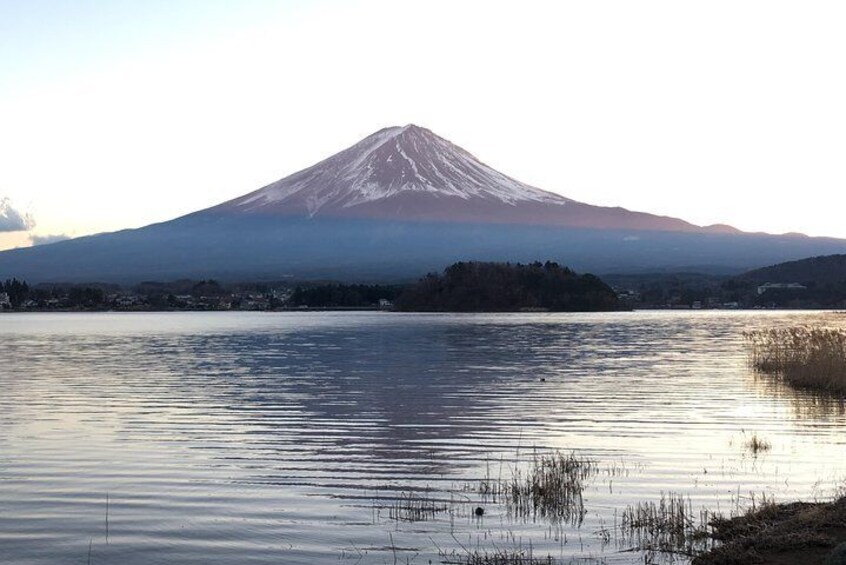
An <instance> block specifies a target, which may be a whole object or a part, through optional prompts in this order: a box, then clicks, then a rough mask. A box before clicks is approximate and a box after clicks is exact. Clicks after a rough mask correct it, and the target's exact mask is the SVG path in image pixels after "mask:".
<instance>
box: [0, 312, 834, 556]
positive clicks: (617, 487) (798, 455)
mask: <svg viewBox="0 0 846 565" xmlns="http://www.w3.org/2000/svg"><path fill="white" fill-rule="evenodd" d="M795 324H824V325H839V326H844V325H846V316H841V315H838V314H835V313H771V312H767V313H744V312H652V313H647V312H635V313H613V314H514V315H405V314H392V313H304V314H294V313H279V314H264V313H163V314H158V313H156V314H146V313H145V314H55V315H54V314H27V315H16V314H15V315H2V316H0V562H3V563H21V564H26V563H51V564H52V563H59V564H60V563H69V564H70V563H74V564H80V563H92V564H97V565H99V564H108V563H120V564H136V563H137V564H142V563H143V564H154V563H168V564H171V563H172V564H187V563H203V564H207V563H303V564H307V563H309V564H310V563H351V564H352V563H362V564H364V563H388V564H393V563H420V564H426V563H429V562H431V563H440V562H442V561H456V562H461V561H462V559H466V556H467V555H468V553H473V552H479V553H480V554H484V553H486V552H487V553H489V554H491V553H495V552H497V551H511V550H513V551H526V550H527V549H528V548H530V549H531V551H532V553H533V554H534V555H535V556H536V557H539V556H543V557H546V556H547V555H550V556H552V557H553V558H555V559H556V560H560V562H561V563H569V562H573V563H632V562H641V563H642V562H643V559H644V558H643V555H642V554H640V553H638V552H630V551H626V550H627V549H630V548H631V546H632V543H631V541H627V540H625V539H621V536H620V534H619V532H618V531H617V528H616V527H615V525H616V524H617V523H618V522H619V521H620V519H621V516H622V515H623V513H624V511H625V509H626V507H627V506H628V505H631V504H635V503H637V502H640V501H656V500H658V499H660V497H661V495H662V493H669V492H674V493H681V494H683V495H684V496H685V497H686V498H689V501H690V504H691V506H692V507H694V508H695V509H699V508H701V507H706V508H709V509H712V510H718V509H719V510H722V511H725V512H729V511H732V510H734V509H737V508H739V507H743V506H746V505H748V504H750V503H751V493H755V495H756V496H760V495H761V494H762V493H763V494H765V495H766V496H768V497H774V498H775V499H776V500H788V499H793V498H804V499H813V498H815V497H819V498H823V497H826V496H830V495H831V494H832V493H833V492H834V489H835V488H836V487H837V486H838V485H842V484H844V477H846V411H844V407H843V404H842V403H837V402H833V401H829V400H826V399H820V398H816V397H814V396H812V395H807V394H801V393H796V392H793V391H791V390H789V389H786V388H784V387H781V386H779V385H778V384H777V383H773V382H772V381H771V380H770V379H766V378H761V377H759V376H756V375H754V374H753V373H752V372H750V370H749V369H748V368H747V365H746V350H745V348H744V347H745V346H744V342H743V338H742V332H743V331H744V330H745V329H751V328H756V327H771V326H779V325H795ZM752 434H758V435H759V436H760V437H763V438H765V439H766V440H767V441H768V442H769V443H770V444H771V449H770V450H769V451H764V452H761V453H759V454H758V455H757V456H755V455H753V454H752V453H751V452H750V451H749V450H748V449H747V448H746V447H745V443H746V442H747V441H748V439H749V438H750V437H752ZM547 450H560V451H561V452H562V453H566V454H570V453H574V454H575V455H576V456H577V457H580V458H589V459H591V460H593V461H594V462H595V464H596V472H595V473H594V474H593V475H592V476H591V477H589V478H588V479H587V480H586V482H585V486H584V492H583V511H580V514H579V518H578V519H577V520H576V519H573V520H570V519H567V520H551V519H548V518H543V517H540V516H527V515H517V514H515V513H514V512H513V511H512V510H511V509H510V508H509V507H508V505H506V504H503V503H502V502H501V501H492V500H490V499H487V498H484V497H483V496H482V495H480V494H479V492H478V486H479V481H480V480H481V479H485V478H488V479H491V478H493V479H498V478H507V477H509V476H511V474H513V473H515V472H523V471H524V470H525V469H526V468H527V467H526V466H527V465H529V464H530V463H531V461H532V460H533V459H534V458H537V457H539V456H540V455H539V454H543V453H546V452H548V451H547ZM521 470H522V471H521ZM409 492H416V493H418V496H421V497H422V499H424V500H429V499H431V500H435V501H439V502H438V504H437V505H436V506H438V510H437V511H435V512H433V515H432V516H426V517H425V518H426V519H422V520H408V519H407V518H409V517H410V516H408V515H404V514H403V513H402V508H403V507H402V504H400V505H399V506H397V502H396V500H397V499H403V498H404V497H407V496H408V495H407V494H404V493H409ZM477 506H481V507H483V508H484V510H485V512H484V514H483V515H482V516H481V517H477V516H476V515H475V513H474V510H475V508H476V507H477ZM583 558H584V559H583ZM588 558H589V559H588ZM682 561H683V559H682Z"/></svg>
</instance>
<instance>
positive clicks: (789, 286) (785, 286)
mask: <svg viewBox="0 0 846 565" xmlns="http://www.w3.org/2000/svg"><path fill="white" fill-rule="evenodd" d="M807 288H808V287H806V286H805V285H803V284H799V283H765V284H762V285H761V286H759V287H758V296H760V295H762V294H764V293H765V292H767V291H768V290H806V289H807Z"/></svg>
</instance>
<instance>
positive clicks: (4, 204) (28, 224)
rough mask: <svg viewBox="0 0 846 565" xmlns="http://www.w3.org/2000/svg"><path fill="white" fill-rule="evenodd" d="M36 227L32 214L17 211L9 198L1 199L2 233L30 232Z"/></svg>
mask: <svg viewBox="0 0 846 565" xmlns="http://www.w3.org/2000/svg"><path fill="white" fill-rule="evenodd" d="M34 227H35V220H34V219H33V218H32V215H31V214H26V213H24V212H21V211H20V210H17V209H16V208H15V207H14V206H12V202H11V200H9V199H8V198H0V232H14V231H29V230H31V229H32V228H34Z"/></svg>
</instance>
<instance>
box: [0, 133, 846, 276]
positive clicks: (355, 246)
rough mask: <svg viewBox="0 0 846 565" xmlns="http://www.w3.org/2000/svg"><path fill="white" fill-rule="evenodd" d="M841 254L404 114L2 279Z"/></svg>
mask: <svg viewBox="0 0 846 565" xmlns="http://www.w3.org/2000/svg"><path fill="white" fill-rule="evenodd" d="M844 252H846V240H837V239H829V238H809V237H805V236H801V235H782V236H778V235H768V234H749V233H743V232H740V231H739V230H736V229H734V228H731V227H729V226H724V225H715V226H704V227H703V226H696V225H694V224H691V223H688V222H685V221H684V220H680V219H676V218H670V217H666V216H658V215H653V214H647V213H643V212H633V211H629V210H626V209H623V208H608V207H601V206H592V205H590V204H585V203H582V202H578V201H575V200H571V199H569V198H565V197H564V196H560V195H558V194H555V193H552V192H547V191H544V190H541V189H539V188H535V187H533V186H529V185H527V184H524V183H522V182H520V181H517V180H515V179H513V178H510V177H508V176H506V175H504V174H502V173H500V172H498V171H496V170H494V169H492V168H491V167H489V166H488V165H486V164H484V163H482V162H481V161H479V160H478V159H476V158H475V157H474V156H473V155H471V154H470V153H468V152H467V151H465V150H464V149H462V148H460V147H458V146H456V145H454V144H452V143H450V142H449V141H447V140H445V139H443V138H441V137H439V136H437V135H436V134H434V133H432V132H431V131H429V130H427V129H425V128H421V127H418V126H415V125H407V126H404V127H391V128H385V129H382V130H380V131H378V132H376V133H374V134H372V135H370V136H368V137H366V138H364V139H363V140H361V141H360V142H358V143H356V144H355V145H353V146H352V147H349V148H347V149H345V150H343V151H341V152H340V153H337V154H335V155H333V156H332V157H329V158H328V159H326V160H324V161H321V162H319V163H317V164H316V165H314V166H312V167H309V168H307V169H304V170H302V171H299V172H297V173H294V174H292V175H290V176H288V177H286V178H284V179H282V180H279V181H277V182H275V183H272V184H270V185H268V186H265V187H264V188H261V189H259V190H256V191H254V192H251V193H249V194H246V195H244V196H240V197H238V198H235V199H233V200H230V201H228V202H224V203H222V204H219V205H217V206H214V207H212V208H208V209H206V210H201V211H199V212H195V213H192V214H189V215H187V216H183V217H180V218H177V219H174V220H171V221H168V222H163V223H160V224H153V225H150V226H147V227H144V228H139V229H135V230H124V231H120V232H115V233H107V234H99V235H94V236H88V237H82V238H78V239H73V240H68V241H61V242H57V243H53V244H50V245H42V246H38V247H31V248H24V249H14V250H9V251H5V252H2V253H0V278H5V277H18V278H24V279H26V280H29V281H31V282H82V281H87V282H94V281H100V282H123V283H128V282H138V281H141V280H154V279H158V280H164V279H175V278H186V277H187V278H210V277H214V278H220V279H224V280H261V279H265V280H268V279H279V278H283V277H294V278H333V279H345V280H388V279H394V280H400V279H407V278H412V277H416V276H419V275H422V274H424V273H426V272H429V271H432V270H440V269H442V268H443V267H445V266H446V265H448V264H450V263H452V262H454V261H458V260H471V259H472V260H492V261H532V260H547V259H551V260H556V261H558V262H560V263H563V264H566V265H568V266H570V267H572V268H575V269H577V270H589V271H593V272H598V273H604V272H612V271H616V272H624V271H629V272H633V271H649V270H652V271H654V270H681V269H688V270H689V269H695V270H706V271H711V272H714V271H723V272H732V271H741V270H747V269H750V268H754V267H760V266H764V265H768V264H773V263H778V262H783V261H787V260H792V259H799V258H803V257H808V256H812V255H825V254H834V253H844Z"/></svg>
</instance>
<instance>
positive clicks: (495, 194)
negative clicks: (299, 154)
mask: <svg viewBox="0 0 846 565" xmlns="http://www.w3.org/2000/svg"><path fill="white" fill-rule="evenodd" d="M408 194H420V195H424V194H425V195H430V196H433V197H452V198H460V199H462V200H464V201H468V200H472V199H480V200H481V201H487V202H498V203H501V204H507V205H515V204H517V203H519V202H538V203H555V204H559V205H562V204H565V203H566V202H567V199H566V198H564V197H562V196H559V195H556V194H553V193H550V192H546V191H543V190H540V189H538V188H534V187H532V186H529V185H526V184H523V183H521V182H519V181H516V180H514V179H512V178H510V177H508V176H506V175H503V174H502V173H500V172H498V171H496V170H494V169H492V168H491V167H489V166H487V165H485V164H484V163H482V162H481V161H479V160H478V159H476V158H475V157H474V156H473V155H471V154H470V153H468V152H467V151H465V150H464V149H462V148H460V147H458V146H456V145H453V144H452V143H450V142H449V141H447V140H445V139H443V138H441V137H439V136H437V135H435V134H434V133H432V132H431V131H429V130H428V129H425V128H422V127H419V126H416V125H414V124H408V125H406V126H402V127H389V128H385V129H382V130H379V131H377V132H376V133H374V134H372V135H369V136H368V137H366V138H364V139H363V140H361V141H360V142H358V143H356V144H355V145H353V146H352V147H349V148H348V149H345V150H344V151H341V152H340V153H337V154H336V155H333V156H332V157H330V158H328V159H326V160H324V161H322V162H320V163H317V164H316V165H314V166H312V167H309V168H307V169H304V170H302V171H300V172H298V173H294V174H293V175H291V176H289V177H286V178H284V179H282V180H280V181H277V182H275V183H273V184H270V185H268V186H266V187H264V188H262V189H260V190H258V191H256V192H253V193H252V194H248V195H247V196H244V197H243V198H240V199H237V200H235V201H233V202H231V203H229V205H230V206H233V207H237V208H239V209H241V210H245V211H246V210H258V209H262V208H265V207H272V208H273V209H279V208H282V207H284V208H297V209H303V208H305V210H304V211H306V212H307V214H308V215H310V216H314V215H316V214H318V213H321V212H329V211H335V212H343V211H344V210H349V209H351V208H356V207H359V206H362V205H364V204H368V203H374V202H379V201H384V200H387V199H391V198H392V197H396V196H400V195H408Z"/></svg>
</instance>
